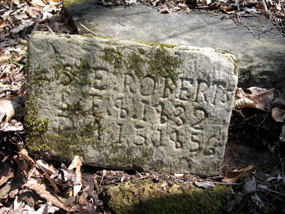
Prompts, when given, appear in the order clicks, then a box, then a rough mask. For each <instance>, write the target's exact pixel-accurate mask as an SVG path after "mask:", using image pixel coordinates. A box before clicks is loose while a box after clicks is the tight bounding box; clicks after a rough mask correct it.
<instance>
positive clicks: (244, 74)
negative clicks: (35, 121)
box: [64, 0, 285, 92]
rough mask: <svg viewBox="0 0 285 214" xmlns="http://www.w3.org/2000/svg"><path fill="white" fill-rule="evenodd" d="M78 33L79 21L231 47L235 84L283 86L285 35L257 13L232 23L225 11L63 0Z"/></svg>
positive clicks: (129, 35)
mask: <svg viewBox="0 0 285 214" xmlns="http://www.w3.org/2000/svg"><path fill="white" fill-rule="evenodd" d="M64 5H65V7H66V10H67V11H68V13H69V14H70V15H71V16H72V18H73V19H74V22H75V25H76V27H77V28H78V31H79V33H80V34H86V33H87V34H88V33H90V32H88V31H87V30H86V29H85V28H84V27H83V26H82V25H81V24H83V25H84V26H86V27H87V28H88V29H90V30H92V31H93V32H95V33H96V34H98V35H102V36H110V37H113V38H118V39H133V40H140V41H150V42H162V43H167V44H177V45H191V46H195V47H211V48H216V49H223V50H227V51H230V52H231V53H232V54H234V55H235V56H236V57H237V59H238V60H239V86H240V87H245V88H247V87H251V86H260V87H268V88H272V87H274V88H283V89H284V92H285V72H284V68H285V57H284V56H285V37H282V35H281V34H280V32H279V31H278V30H277V29H276V26H274V25H273V24H272V23H270V21H269V20H268V19H267V18H266V17H264V16H262V15H260V16H257V17H247V18H241V23H235V22H234V21H233V20H232V19H230V18H229V17H228V16H226V15H225V14H223V13H215V14H213V13H212V12H209V13H201V12H200V11H195V10H193V11H192V12H191V13H190V14H186V13H182V12H180V13H177V14H175V15H171V14H161V13H158V12H157V8H155V7H149V6H145V5H140V4H138V5H135V6H133V7H127V8H125V7H123V6H122V7H103V6H102V5H100V4H98V3H96V0H65V1H64Z"/></svg>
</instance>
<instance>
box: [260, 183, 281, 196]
mask: <svg viewBox="0 0 285 214" xmlns="http://www.w3.org/2000/svg"><path fill="white" fill-rule="evenodd" d="M257 188H259V189H261V190H266V191H268V192H272V193H275V194H277V195H280V196H283V197H285V194H284V193H281V192H277V191H275V190H272V189H267V188H264V187H261V186H257Z"/></svg>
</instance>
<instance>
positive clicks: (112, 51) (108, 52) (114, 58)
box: [101, 47, 126, 73]
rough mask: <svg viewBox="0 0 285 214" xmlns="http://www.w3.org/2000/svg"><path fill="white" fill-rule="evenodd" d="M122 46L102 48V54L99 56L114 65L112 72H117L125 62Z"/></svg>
mask: <svg viewBox="0 0 285 214" xmlns="http://www.w3.org/2000/svg"><path fill="white" fill-rule="evenodd" d="M122 50H123V48H120V47H117V48H104V50H103V51H104V55H103V56H101V58H102V59H103V60H105V61H107V62H108V63H110V64H111V65H113V67H114V69H115V70H114V72H115V73H116V72H117V69H118V70H121V69H122V68H123V66H124V64H126V62H125V59H124V57H123V55H122Z"/></svg>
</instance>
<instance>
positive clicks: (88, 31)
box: [79, 23, 97, 36]
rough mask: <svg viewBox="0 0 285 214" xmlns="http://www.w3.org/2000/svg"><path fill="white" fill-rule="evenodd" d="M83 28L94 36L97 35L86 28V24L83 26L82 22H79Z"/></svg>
mask: <svg viewBox="0 0 285 214" xmlns="http://www.w3.org/2000/svg"><path fill="white" fill-rule="evenodd" d="M79 24H80V25H81V26H82V27H83V28H84V29H85V30H87V31H88V32H89V33H92V34H93V35H94V36H97V35H96V33H94V32H93V31H92V30H90V29H88V28H87V27H86V26H84V25H83V24H82V23H79Z"/></svg>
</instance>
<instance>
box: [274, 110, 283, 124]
mask: <svg viewBox="0 0 285 214" xmlns="http://www.w3.org/2000/svg"><path fill="white" fill-rule="evenodd" d="M284 116H285V110H283V109H281V108H278V107H275V108H273V109H272V118H273V119H274V120H275V121H276V122H281V123H283V122H284Z"/></svg>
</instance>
